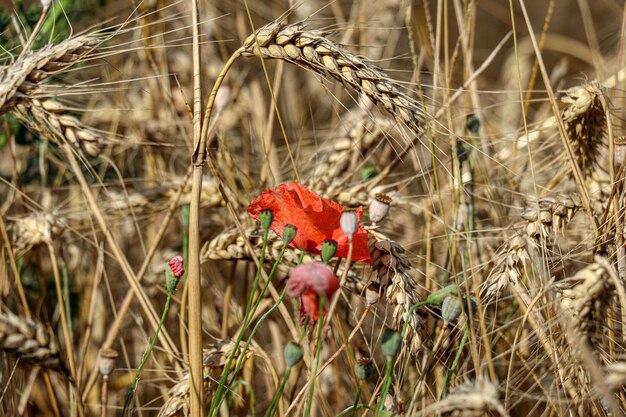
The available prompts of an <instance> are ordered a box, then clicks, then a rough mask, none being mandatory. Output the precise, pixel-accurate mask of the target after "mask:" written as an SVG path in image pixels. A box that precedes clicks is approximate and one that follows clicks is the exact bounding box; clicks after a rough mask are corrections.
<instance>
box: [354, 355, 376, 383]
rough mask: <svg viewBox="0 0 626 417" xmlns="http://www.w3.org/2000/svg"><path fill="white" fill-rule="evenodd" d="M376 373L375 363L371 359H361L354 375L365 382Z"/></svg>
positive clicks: (355, 366)
mask: <svg viewBox="0 0 626 417" xmlns="http://www.w3.org/2000/svg"><path fill="white" fill-rule="evenodd" d="M373 371H374V362H373V361H372V360H371V359H370V358H361V359H359V360H357V361H356V363H355V364H354V373H355V374H356V377H357V378H359V379H360V380H361V381H365V380H366V379H367V378H369V377H370V375H372V372H373Z"/></svg>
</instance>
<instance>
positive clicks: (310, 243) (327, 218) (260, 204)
mask: <svg viewBox="0 0 626 417" xmlns="http://www.w3.org/2000/svg"><path fill="white" fill-rule="evenodd" d="M263 209H270V210H272V212H273V213H274V221H273V222H272V225H271V228H272V230H273V231H274V232H275V233H276V234H277V235H278V236H281V237H282V232H283V229H284V228H285V226H286V225H288V224H292V225H294V226H295V227H296V228H297V229H298V233H297V235H296V237H295V239H294V240H293V241H292V242H291V246H294V247H296V248H299V249H302V250H305V251H307V252H311V253H315V254H318V255H319V254H321V251H322V243H324V240H326V239H332V240H334V241H336V242H337V253H336V254H335V256H338V257H340V258H346V257H347V256H348V237H347V236H346V234H345V233H344V232H343V230H341V227H340V226H339V219H340V218H341V213H342V212H343V210H344V208H343V207H342V206H341V205H340V204H338V203H336V202H334V201H332V200H329V199H326V198H322V197H320V196H319V195H317V194H315V193H314V192H313V191H311V190H309V189H308V188H307V187H305V186H304V185H302V184H300V183H298V182H290V183H287V184H281V185H279V186H278V187H276V188H273V189H271V190H265V191H263V192H262V193H261V195H260V196H258V197H257V198H256V199H255V200H254V201H253V202H252V203H250V205H249V206H248V213H249V214H250V215H251V216H252V217H254V219H255V220H259V213H260V212H261V210H263ZM362 214H363V208H362V207H359V208H358V209H357V210H356V215H357V219H358V220H359V221H360V220H361V215H362ZM352 242H353V245H354V246H353V249H352V260H354V261H361V262H368V263H371V262H372V258H371V257H370V251H369V248H368V246H367V231H366V230H365V229H364V228H363V227H361V226H359V227H358V229H357V231H356V233H355V234H354V236H352Z"/></svg>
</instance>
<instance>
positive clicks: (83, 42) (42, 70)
mask: <svg viewBox="0 0 626 417" xmlns="http://www.w3.org/2000/svg"><path fill="white" fill-rule="evenodd" d="M99 43H100V40H98V39H97V38H94V37H93V36H89V35H84V36H77V37H75V38H70V39H67V40H65V41H63V42H61V43H59V44H57V45H47V46H45V47H43V48H41V49H39V50H38V51H30V52H28V53H26V54H23V55H21V56H20V57H19V58H18V59H17V60H16V61H15V62H13V63H12V64H11V65H8V66H5V67H3V68H0V114H2V113H6V112H7V111H9V110H11V109H12V108H13V107H14V106H15V105H16V104H18V103H20V102H23V101H24V100H28V95H29V94H30V93H31V92H32V91H33V90H35V89H37V88H38V84H40V83H41V82H42V81H43V80H45V79H46V78H48V77H50V76H52V75H54V74H56V73H58V72H60V71H63V70H66V69H68V68H69V67H70V66H71V65H73V64H74V63H76V62H77V61H78V60H79V59H81V58H83V57H84V56H85V55H88V54H89V53H90V52H92V51H93V50H94V48H95V47H96V46H97V45H98V44H99Z"/></svg>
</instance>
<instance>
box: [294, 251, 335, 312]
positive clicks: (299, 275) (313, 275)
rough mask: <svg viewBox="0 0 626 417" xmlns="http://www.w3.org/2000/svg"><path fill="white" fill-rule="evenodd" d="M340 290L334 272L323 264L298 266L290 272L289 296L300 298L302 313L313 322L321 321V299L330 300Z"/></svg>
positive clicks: (313, 263) (312, 263)
mask: <svg viewBox="0 0 626 417" xmlns="http://www.w3.org/2000/svg"><path fill="white" fill-rule="evenodd" d="M338 289H339V280H338V279H337V277H336V276H335V274H334V273H333V270H332V269H331V268H330V267H329V266H327V265H325V264H323V263H322V262H310V263H306V264H302V265H298V266H296V267H295V268H293V269H292V270H291V271H290V272H289V279H288V280H287V295H288V296H290V297H294V298H295V297H298V298H300V308H301V310H302V313H306V314H307V315H308V316H309V317H310V318H311V320H315V321H317V320H318V319H319V307H320V304H319V302H320V297H325V298H326V299H328V300H330V298H331V297H332V296H333V294H334V293H335V291H337V290H338Z"/></svg>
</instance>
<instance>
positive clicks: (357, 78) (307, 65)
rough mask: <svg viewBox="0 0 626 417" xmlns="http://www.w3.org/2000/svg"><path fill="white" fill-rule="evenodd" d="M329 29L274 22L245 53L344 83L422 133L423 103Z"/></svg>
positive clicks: (247, 43) (249, 40) (250, 41)
mask: <svg viewBox="0 0 626 417" xmlns="http://www.w3.org/2000/svg"><path fill="white" fill-rule="evenodd" d="M328 35H329V32H327V31H322V30H305V25H304V23H302V22H299V23H293V24H289V25H287V24H285V23H283V22H272V23H270V24H268V25H266V26H263V27H262V28H260V29H258V30H257V31H256V32H255V33H254V34H252V35H250V36H249V37H248V38H247V39H246V41H245V42H244V47H243V51H242V55H243V56H260V57H262V58H270V59H281V60H284V61H287V62H290V63H292V64H295V65H298V66H299V67H302V68H304V69H307V70H310V71H313V72H316V73H318V74H320V75H322V76H325V77H327V76H330V77H333V78H335V79H336V80H338V81H340V82H341V83H343V84H344V85H346V86H348V87H350V88H352V89H354V90H356V91H357V92H359V93H363V94H365V95H366V96H367V97H369V98H370V99H371V100H372V101H373V102H375V103H381V104H382V105H383V107H384V108H385V109H386V110H387V111H388V112H389V113H391V114H392V115H393V116H394V117H395V118H396V119H397V120H399V121H401V122H403V123H405V124H406V125H407V126H409V127H410V128H411V129H412V130H413V131H415V132H420V131H421V129H420V126H422V125H423V124H424V122H425V120H426V111H425V110H424V106H423V105H422V104H421V103H420V102H419V101H417V100H415V99H413V98H411V97H409V96H408V95H406V94H404V93H402V87H401V86H400V85H399V84H398V82H396V81H394V80H392V79H391V78H389V76H387V74H385V73H384V72H383V71H382V70H381V69H380V68H378V67H376V66H375V65H374V64H372V63H371V62H369V61H367V60H366V59H365V58H362V57H359V56H357V55H355V54H353V53H352V52H350V51H348V50H347V49H346V48H344V47H343V46H342V45H340V44H338V43H336V42H334V41H332V40H330V39H328V38H327V36H328Z"/></svg>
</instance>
